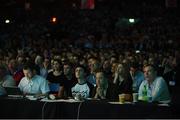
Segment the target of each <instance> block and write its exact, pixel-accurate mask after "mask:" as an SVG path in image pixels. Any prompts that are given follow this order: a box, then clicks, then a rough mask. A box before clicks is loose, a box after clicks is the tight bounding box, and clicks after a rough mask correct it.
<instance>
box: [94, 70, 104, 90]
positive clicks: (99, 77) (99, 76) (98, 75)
mask: <svg viewBox="0 0 180 120" xmlns="http://www.w3.org/2000/svg"><path fill="white" fill-rule="evenodd" d="M103 80H104V75H103V73H102V72H98V73H96V84H97V86H99V87H100V86H101V83H102V82H103Z"/></svg>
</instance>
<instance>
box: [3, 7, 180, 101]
mask: <svg viewBox="0 0 180 120" xmlns="http://www.w3.org/2000/svg"><path fill="white" fill-rule="evenodd" d="M167 16H168V15H160V16H158V17H157V16H149V17H146V18H143V17H139V18H138V17H136V18H135V21H136V20H138V21H137V22H135V23H128V21H123V15H121V14H119V12H118V10H116V9H115V10H112V11H108V10H105V11H103V10H101V9H100V10H80V11H79V10H74V11H73V10H72V11H65V12H62V13H61V15H60V16H59V17H58V21H57V23H49V22H45V21H43V20H42V21H41V20H40V19H37V20H36V19H35V18H34V19H32V18H31V15H29V16H26V17H27V18H31V19H32V20H31V19H25V21H23V22H20V23H16V24H13V23H12V24H5V25H1V26H3V29H2V27H1V29H0V86H2V87H9V86H19V87H20V88H21V90H22V91H23V92H24V93H25V94H36V93H38V94H39V93H40V94H46V93H51V94H54V95H55V96H56V97H59V98H69V97H75V98H76V99H81V98H95V99H108V100H114V101H117V100H118V95H119V94H122V93H124V94H130V95H131V94H132V93H139V96H140V97H142V96H143V94H144V92H143V90H142V89H144V84H147V86H148V87H149V88H147V90H148V91H150V92H152V93H148V95H149V98H148V101H161V100H170V99H172V98H173V95H174V94H175V93H177V90H178V88H179V81H178V79H179V78H178V74H179V61H180V55H179V38H180V36H179V30H180V27H179V26H180V22H179V18H178V17H175V16H173V15H171V16H170V17H169V18H168V17H167ZM147 66H149V67H147ZM32 67H33V68H32ZM33 70H35V71H33ZM158 76H161V77H158ZM29 79H32V81H34V82H33V83H32V82H28V80H29ZM37 79H38V80H37ZM25 80H26V81H25ZM36 80H37V81H36ZM146 80H147V81H146ZM23 81H25V82H26V83H23ZM35 81H36V82H37V84H36V85H35V83H36V82H35ZM39 81H40V82H39ZM45 81H46V82H45ZM145 81H146V82H145ZM40 83H42V84H40ZM141 83H142V84H141ZM160 83H162V84H163V85H162V86H161V85H160ZM47 84H48V86H47ZM156 84H158V85H156ZM26 85H27V86H26ZM33 85H35V87H34V88H33V87H31V86H33ZM43 85H44V86H43ZM150 87H152V88H150ZM156 87H159V88H156ZM139 88H140V89H139ZM160 88H163V89H161V90H159V89H160ZM23 89H25V90H23ZM33 89H34V90H33ZM164 89H165V91H163V90H164ZM141 90H142V91H141ZM153 90H154V91H153ZM3 91H4V90H3ZM162 91H163V92H162ZM3 93H4V92H3ZM162 94H163V95H162ZM164 94H166V95H164ZM169 94H170V95H169ZM164 96H166V97H164ZM170 97H171V98H170ZM163 98H165V99H163ZM127 99H128V98H127ZM130 99H132V98H131V97H129V100H130ZM140 100H145V99H142V98H140Z"/></svg>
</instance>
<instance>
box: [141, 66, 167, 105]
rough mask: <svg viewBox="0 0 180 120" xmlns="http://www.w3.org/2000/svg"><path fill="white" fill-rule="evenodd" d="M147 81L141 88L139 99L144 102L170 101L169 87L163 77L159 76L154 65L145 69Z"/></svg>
mask: <svg viewBox="0 0 180 120" xmlns="http://www.w3.org/2000/svg"><path fill="white" fill-rule="evenodd" d="M144 76H145V80H144V81H143V82H142V83H141V85H140V88H139V92H138V94H139V96H138V99H139V100H142V101H148V102H151V101H170V94H169V90H168V86H167V84H166V82H165V80H164V79H163V78H162V77H158V76H157V71H156V69H155V67H154V66H153V65H150V64H149V65H146V66H145V67H144Z"/></svg>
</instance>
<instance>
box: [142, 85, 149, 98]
mask: <svg viewBox="0 0 180 120" xmlns="http://www.w3.org/2000/svg"><path fill="white" fill-rule="evenodd" d="M143 101H148V96H147V88H146V85H144V90H143Z"/></svg>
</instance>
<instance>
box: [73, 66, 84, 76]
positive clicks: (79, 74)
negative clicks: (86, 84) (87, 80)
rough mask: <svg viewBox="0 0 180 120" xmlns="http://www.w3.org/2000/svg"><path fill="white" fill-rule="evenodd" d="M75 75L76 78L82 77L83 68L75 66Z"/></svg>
mask: <svg viewBox="0 0 180 120" xmlns="http://www.w3.org/2000/svg"><path fill="white" fill-rule="evenodd" d="M75 76H76V78H77V79H78V78H82V77H83V76H84V70H83V68H81V67H77V68H76V69H75Z"/></svg>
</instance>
